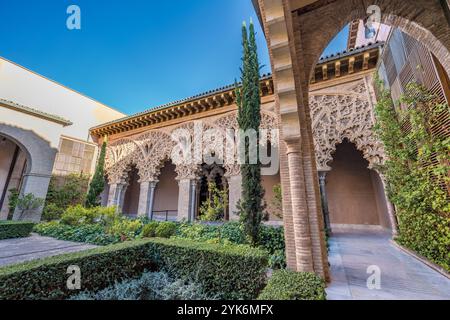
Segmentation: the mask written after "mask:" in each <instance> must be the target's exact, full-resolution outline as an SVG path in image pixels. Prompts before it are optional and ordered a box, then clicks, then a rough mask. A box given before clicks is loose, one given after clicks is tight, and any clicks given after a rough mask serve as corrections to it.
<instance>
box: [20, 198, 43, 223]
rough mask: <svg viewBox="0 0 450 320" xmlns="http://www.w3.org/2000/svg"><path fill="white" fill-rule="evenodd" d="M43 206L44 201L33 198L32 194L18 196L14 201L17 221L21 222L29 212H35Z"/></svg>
mask: <svg viewBox="0 0 450 320" xmlns="http://www.w3.org/2000/svg"><path fill="white" fill-rule="evenodd" d="M43 205H44V199H42V198H37V197H35V195H34V194H32V193H28V194H24V195H19V197H18V198H17V200H16V207H17V209H18V210H19V214H18V218H17V219H18V220H21V219H22V218H23V217H24V216H26V215H27V214H28V213H29V212H30V211H33V210H36V209H38V208H40V207H42V206H43Z"/></svg>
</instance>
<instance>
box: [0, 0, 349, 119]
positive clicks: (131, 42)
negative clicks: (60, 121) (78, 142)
mask: <svg viewBox="0 0 450 320" xmlns="http://www.w3.org/2000/svg"><path fill="white" fill-rule="evenodd" d="M71 4H76V5H78V6H79V7H80V8H81V17H82V29H81V30H74V31H69V30H68V29H67V28H66V19H67V17H68V15H67V14H66V9H67V7H68V6H69V5H71ZM250 18H253V20H254V21H255V23H256V24H257V32H258V34H257V36H258V45H259V54H260V60H261V63H262V64H263V65H265V67H264V68H263V69H262V73H267V72H270V63H269V57H268V52H267V47H266V43H265V40H264V35H263V33H262V31H261V29H260V27H259V24H258V20H257V17H256V14H255V12H254V9H253V6H252V3H251V1H250V0H190V1H185V0H172V1H153V0H128V1H122V0H120V1H119V0H112V1H107V0H71V1H66V0H58V1H56V0H53V1H29V0H1V1H0V39H1V40H0V56H3V57H5V58H7V59H9V60H12V61H14V62H16V63H18V64H20V65H23V66H24V67H26V68H29V69H31V70H33V71H35V72H37V73H40V74H42V75H44V76H46V77H48V78H50V79H53V80H55V81H57V82H59V83H62V84H64V85H66V86H68V87H70V88H73V89H74V90H77V91H79V92H81V93H84V94H86V95H88V96H90V97H92V98H94V99H96V100H99V101H101V102H103V103H105V104H107V105H109V106H111V107H114V108H117V109H119V110H120V111H122V112H124V113H127V114H131V113H135V112H139V111H142V110H144V109H147V108H149V107H154V106H157V105H160V104H164V103H167V102H171V101H174V100H178V99H182V98H185V97H188V96H192V95H195V94H198V93H201V92H204V91H208V90H211V89H215V88H217V87H220V86H224V85H228V84H231V83H233V82H234V79H235V78H239V74H240V71H239V66H240V58H241V34H240V33H241V23H242V21H243V20H247V21H248V20H249V19H250ZM341 38H342V39H341V40H339V39H338V41H337V42H336V43H334V44H333V45H332V47H331V48H330V49H329V50H330V51H331V52H336V51H340V50H343V49H344V48H345V45H346V37H345V34H344V35H343V36H341ZM344 38H345V39H344ZM343 39H344V40H343Z"/></svg>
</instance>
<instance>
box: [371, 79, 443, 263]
mask: <svg viewBox="0 0 450 320" xmlns="http://www.w3.org/2000/svg"><path fill="white" fill-rule="evenodd" d="M377 86H378V88H379V90H378V91H379V92H380V93H379V99H378V103H377V106H376V110H375V111H376V118H377V124H376V126H375V130H376V132H377V134H378V136H379V138H380V139H381V141H383V143H384V147H385V150H386V154H387V157H388V158H387V160H386V163H385V165H384V167H383V168H381V169H382V172H383V174H384V176H385V178H386V180H387V191H388V195H389V198H390V199H391V201H392V202H393V204H394V205H395V207H396V210H397V218H398V225H399V237H398V239H397V241H399V242H400V243H401V244H403V245H405V246H407V247H409V248H411V249H413V250H415V251H416V252H418V253H419V254H421V255H423V256H425V257H427V258H428V259H430V260H431V261H433V262H435V263H438V264H440V265H441V266H443V267H444V268H445V269H447V270H450V201H449V194H448V192H447V191H446V190H445V186H447V188H448V186H449V183H450V180H449V164H450V138H449V137H448V136H446V135H445V134H440V133H438V132H437V131H436V130H434V128H436V125H437V126H439V123H440V121H439V119H440V117H441V116H442V115H443V114H444V113H448V112H450V110H449V107H448V105H443V104H439V102H438V101H437V99H436V97H434V96H433V95H431V94H430V93H429V92H427V91H426V90H425V89H424V88H423V87H421V86H419V85H417V84H410V85H409V86H408V88H407V90H406V93H405V94H404V96H403V97H402V98H401V100H400V102H401V103H402V104H403V105H404V106H406V108H405V109H404V110H402V111H400V110H395V107H394V103H393V101H392V99H391V96H390V93H389V91H387V90H384V89H383V88H382V83H381V82H380V81H379V80H378V82H377ZM406 123H409V124H410V126H405V125H404V124H406ZM405 127H410V130H405ZM443 186H444V187H443Z"/></svg>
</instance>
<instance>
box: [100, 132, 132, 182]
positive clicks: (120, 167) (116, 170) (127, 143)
mask: <svg viewBox="0 0 450 320" xmlns="http://www.w3.org/2000/svg"><path fill="white" fill-rule="evenodd" d="M139 157H140V150H139V148H138V146H137V145H136V143H135V142H134V141H133V140H132V139H129V138H124V139H120V140H117V141H114V142H113V143H111V144H110V145H108V147H107V150H106V157H105V171H106V174H107V175H108V180H109V182H110V183H111V184H113V183H114V184H115V183H117V184H125V183H126V178H127V175H128V172H129V171H130V169H131V166H132V165H133V164H137V162H138V159H139Z"/></svg>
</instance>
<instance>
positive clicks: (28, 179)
mask: <svg viewBox="0 0 450 320" xmlns="http://www.w3.org/2000/svg"><path fill="white" fill-rule="evenodd" d="M0 136H2V137H5V138H7V139H8V140H10V141H12V142H14V143H15V144H16V145H17V146H19V147H20V149H21V151H22V152H24V154H25V155H26V160H27V165H26V170H25V171H24V173H23V178H22V183H21V189H20V194H22V195H25V194H30V193H31V194H33V195H34V196H35V197H36V198H41V199H45V198H46V195H47V189H48V185H49V183H50V178H51V175H52V170H53V163H54V161H55V156H56V153H57V150H56V149H55V148H52V147H51V145H50V143H49V142H48V141H45V140H44V139H43V138H41V137H40V136H38V135H37V134H36V133H34V132H33V131H30V130H25V129H21V128H18V127H14V126H10V125H6V124H0ZM41 214H42V207H41V208H37V209H35V210H31V211H30V212H24V213H21V212H20V210H18V209H16V211H15V213H14V216H13V219H14V220H19V219H20V220H31V221H36V222H38V221H40V219H41Z"/></svg>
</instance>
